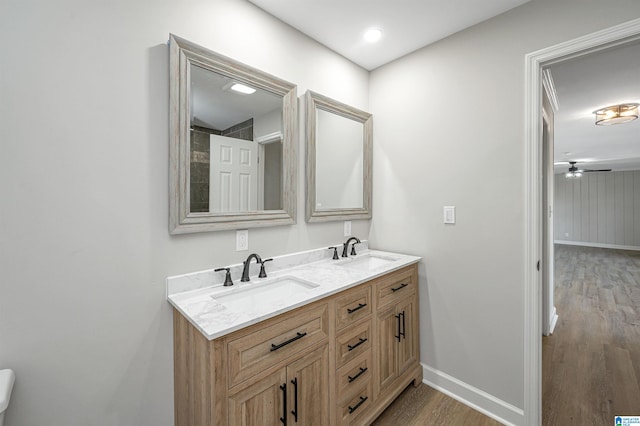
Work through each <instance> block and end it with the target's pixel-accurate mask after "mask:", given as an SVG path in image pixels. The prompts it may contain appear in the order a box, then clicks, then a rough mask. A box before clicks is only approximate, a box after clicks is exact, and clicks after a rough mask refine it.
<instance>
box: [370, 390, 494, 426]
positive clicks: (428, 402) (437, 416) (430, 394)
mask: <svg viewBox="0 0 640 426" xmlns="http://www.w3.org/2000/svg"><path fill="white" fill-rule="evenodd" d="M373 425H374V426H425V425H434V426H435V425H438V426H441V425H447V426H465V425H469V426H500V423H498V422H496V421H495V420H493V419H491V418H489V417H487V416H485V415H484V414H482V413H480V412H478V411H476V410H474V409H472V408H469V407H467V406H466V405H464V404H463V403H461V402H458V401H456V400H455V399H453V398H450V397H448V396H447V395H445V394H443V393H441V392H438V391H437V390H435V389H433V388H430V387H429V386H427V385H425V384H424V383H421V384H420V386H418V387H417V388H416V387H413V386H411V385H409V387H407V388H406V389H405V390H404V391H403V392H402V393H401V394H400V396H398V398H397V399H396V400H395V401H393V403H392V404H391V405H390V406H389V407H387V409H386V410H385V411H384V412H383V413H382V414H381V415H380V417H378V418H377V419H376V421H375V422H373Z"/></svg>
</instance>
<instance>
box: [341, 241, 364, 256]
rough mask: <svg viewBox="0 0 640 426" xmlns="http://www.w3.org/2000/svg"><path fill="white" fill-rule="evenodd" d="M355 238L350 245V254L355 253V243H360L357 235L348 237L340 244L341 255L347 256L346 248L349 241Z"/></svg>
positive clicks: (353, 254)
mask: <svg viewBox="0 0 640 426" xmlns="http://www.w3.org/2000/svg"><path fill="white" fill-rule="evenodd" d="M352 240H355V243H353V245H352V246H351V256H355V255H356V247H355V246H356V244H360V239H359V238H358V237H351V238H349V239H348V240H347V241H346V242H345V243H344V244H343V245H342V257H349V256H348V255H347V249H348V248H349V243H350V242H351V241H352Z"/></svg>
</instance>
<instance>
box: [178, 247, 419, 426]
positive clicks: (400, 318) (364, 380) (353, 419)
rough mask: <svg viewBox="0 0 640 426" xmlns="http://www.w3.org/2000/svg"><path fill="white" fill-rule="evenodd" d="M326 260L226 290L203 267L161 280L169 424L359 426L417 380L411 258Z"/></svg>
mask: <svg viewBox="0 0 640 426" xmlns="http://www.w3.org/2000/svg"><path fill="white" fill-rule="evenodd" d="M327 254H328V252H327V250H325V249H323V250H316V251H310V252H305V253H302V254H297V255H290V256H282V257H280V258H276V259H275V260H274V262H272V263H273V265H269V266H270V269H271V272H270V273H269V277H268V278H265V279H259V278H256V277H255V274H253V275H252V278H251V280H252V282H250V283H240V282H239V280H234V281H236V285H234V286H232V287H222V286H221V282H222V281H221V279H220V278H221V275H222V274H220V273H217V274H213V273H212V272H211V271H204V272H202V273H197V274H189V275H185V276H180V277H171V278H169V279H168V280H167V284H168V294H169V302H170V303H171V304H172V305H173V306H174V375H175V377H174V379H175V383H174V385H175V424H176V425H190V426H197V425H240V424H242V425H293V424H300V425H311V424H314V425H315V424H317V425H365V424H369V423H371V422H372V421H373V420H374V419H375V418H376V417H377V416H378V415H379V414H380V413H381V412H382V411H383V410H384V409H385V408H386V407H387V406H388V405H389V404H390V403H391V402H392V401H393V400H394V399H395V398H396V397H397V396H398V394H399V393H400V392H401V391H402V390H403V389H404V388H405V387H406V386H407V385H409V384H410V383H412V382H413V384H414V385H416V386H417V385H418V384H419V383H420V382H421V381H422V367H421V365H420V363H419V360H420V356H419V332H418V324H419V320H418V272H417V262H418V261H419V260H420V258H418V257H414V256H405V255H399V254H395V253H387V252H380V251H373V250H366V251H364V252H362V253H359V254H358V255H357V256H351V257H349V258H346V259H344V258H342V259H339V260H333V259H331V256H328V257H327ZM238 269H239V268H236V269H235V270H234V268H232V274H234V275H236V276H237V274H238ZM212 279H216V280H217V282H218V284H215V285H210V283H211V281H210V280H212ZM207 283H209V286H207V285H206V284H207Z"/></svg>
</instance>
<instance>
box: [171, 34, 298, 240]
mask: <svg viewBox="0 0 640 426" xmlns="http://www.w3.org/2000/svg"><path fill="white" fill-rule="evenodd" d="M169 49H170V53H169V62H170V69H169V105H170V124H169V127H170V134H169V138H170V140H169V144H170V156H169V157H170V160H169V161H170V169H169V187H170V188H169V202H170V206H169V232H170V233H171V234H184V233H192V232H207V231H219V230H229V229H244V228H252V227H262V226H276V225H289V224H294V223H296V195H297V193H296V192H297V190H296V182H297V181H296V179H297V166H298V156H297V152H298V150H297V131H298V130H297V129H298V127H297V116H298V113H297V94H296V85H294V84H292V83H289V82H287V81H284V80H282V79H279V78H277V77H274V76H272V75H270V74H267V73H265V72H263V71H260V70H258V69H255V68H252V67H250V66H248V65H245V64H242V63H240V62H238V61H235V60H233V59H230V58H228V57H226V56H223V55H220V54H218V53H215V52H213V51H211V50H208V49H206V48H204V47H201V46H198V45H196V44H194V43H191V42H189V41H187V40H184V39H182V38H180V37H177V36H175V35H173V34H170V37H169ZM191 65H196V66H198V67H201V68H203V69H205V70H210V71H212V72H215V73H218V74H221V75H224V76H227V77H230V78H232V79H233V80H235V81H237V82H239V83H246V84H248V85H251V86H253V87H256V88H259V89H263V90H266V91H268V92H271V93H273V94H276V95H279V96H281V97H282V163H283V169H282V209H281V210H256V211H243V212H197V213H196V212H191V208H190V168H191V167H190V128H191V123H190V121H191V113H190V108H191V102H190V101H191V99H190V95H191V92H190V87H191V79H190V75H191V71H190V68H191V67H190V66H191Z"/></svg>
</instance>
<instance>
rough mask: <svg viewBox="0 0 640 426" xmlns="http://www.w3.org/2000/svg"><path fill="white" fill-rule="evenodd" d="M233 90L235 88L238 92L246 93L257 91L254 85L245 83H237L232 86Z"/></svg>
mask: <svg viewBox="0 0 640 426" xmlns="http://www.w3.org/2000/svg"><path fill="white" fill-rule="evenodd" d="M231 90H235V91H236V92H240V93H244V94H246V95H250V94H252V93H254V92H255V91H256V89H254V88H253V87H249V86H245V85H244V84H240V83H235V84H234V85H233V86H231Z"/></svg>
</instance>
